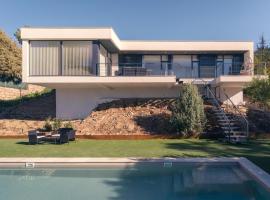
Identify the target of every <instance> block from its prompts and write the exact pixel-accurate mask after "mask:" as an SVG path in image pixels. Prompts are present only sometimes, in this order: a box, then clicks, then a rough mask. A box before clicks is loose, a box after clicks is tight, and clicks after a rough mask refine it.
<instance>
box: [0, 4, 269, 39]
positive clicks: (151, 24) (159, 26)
mask: <svg viewBox="0 0 270 200" xmlns="http://www.w3.org/2000/svg"><path fill="white" fill-rule="evenodd" d="M269 22H270V0H73V1H72V0H17V1H15V0H0V29H2V30H4V31H5V32H6V33H7V34H8V35H9V36H10V37H12V36H13V33H14V32H15V31H16V29H17V28H19V27H22V26H25V25H27V26H34V27H36V26H38V27H44V26H45V27H47V26H50V27H55V26H56V27H57V26H59V27H91V26H94V27H113V28H114V30H115V31H116V33H117V34H118V36H119V38H120V39H123V40H124V39H126V40H129V39H137V40H144V39H145V40H148V39H150V40H241V41H242V40H243V41H245V40H248V41H250V40H251V41H254V42H255V43H256V42H258V38H259V36H260V35H262V34H263V35H264V36H265V38H266V40H267V42H268V43H270V23H269Z"/></svg>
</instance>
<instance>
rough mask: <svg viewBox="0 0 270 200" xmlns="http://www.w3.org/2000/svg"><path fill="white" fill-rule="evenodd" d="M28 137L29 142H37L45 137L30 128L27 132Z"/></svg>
mask: <svg viewBox="0 0 270 200" xmlns="http://www.w3.org/2000/svg"><path fill="white" fill-rule="evenodd" d="M28 139H29V144H38V143H40V142H41V141H43V140H44V139H45V136H44V135H42V134H41V133H40V132H39V131H37V130H31V131H29V132H28Z"/></svg>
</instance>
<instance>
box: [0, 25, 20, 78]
mask: <svg viewBox="0 0 270 200" xmlns="http://www.w3.org/2000/svg"><path fill="white" fill-rule="evenodd" d="M21 65H22V52H21V48H19V47H18V46H17V44H16V43H15V42H14V41H12V40H11V39H10V38H9V37H8V36H7V35H6V34H5V32H4V31H2V30H0V80H1V81H14V82H20V81H21Z"/></svg>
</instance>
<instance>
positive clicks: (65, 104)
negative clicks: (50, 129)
mask: <svg viewBox="0 0 270 200" xmlns="http://www.w3.org/2000/svg"><path fill="white" fill-rule="evenodd" d="M179 90H180V87H179V86H175V87H173V88H168V87H166V86H164V87H151V88H147V87H134V88H117V89H107V88H84V89H83V88H73V89H69V88H63V89H56V117H57V118H60V119H83V118H85V117H86V116H88V115H89V114H90V112H91V111H92V110H93V109H94V108H95V107H96V106H97V105H98V104H100V103H103V102H106V101H111V100H113V99H119V98H151V97H152V98H155V97H156V98H158V97H177V96H178V95H179V93H180V92H179Z"/></svg>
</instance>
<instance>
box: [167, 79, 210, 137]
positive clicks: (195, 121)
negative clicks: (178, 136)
mask: <svg viewBox="0 0 270 200" xmlns="http://www.w3.org/2000/svg"><path fill="white" fill-rule="evenodd" d="M205 122H206V118H205V113H204V106H203V100H202V98H201V97H200V95H199V92H198V88H197V87H196V86H195V85H193V84H184V85H183V87H182V88H181V92H180V96H179V98H177V100H176V102H175V104H174V105H173V107H172V118H171V123H172V125H173V126H174V127H175V128H176V129H177V131H179V132H182V133H184V134H189V133H199V132H201V131H202V130H203V128H204V125H205Z"/></svg>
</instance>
